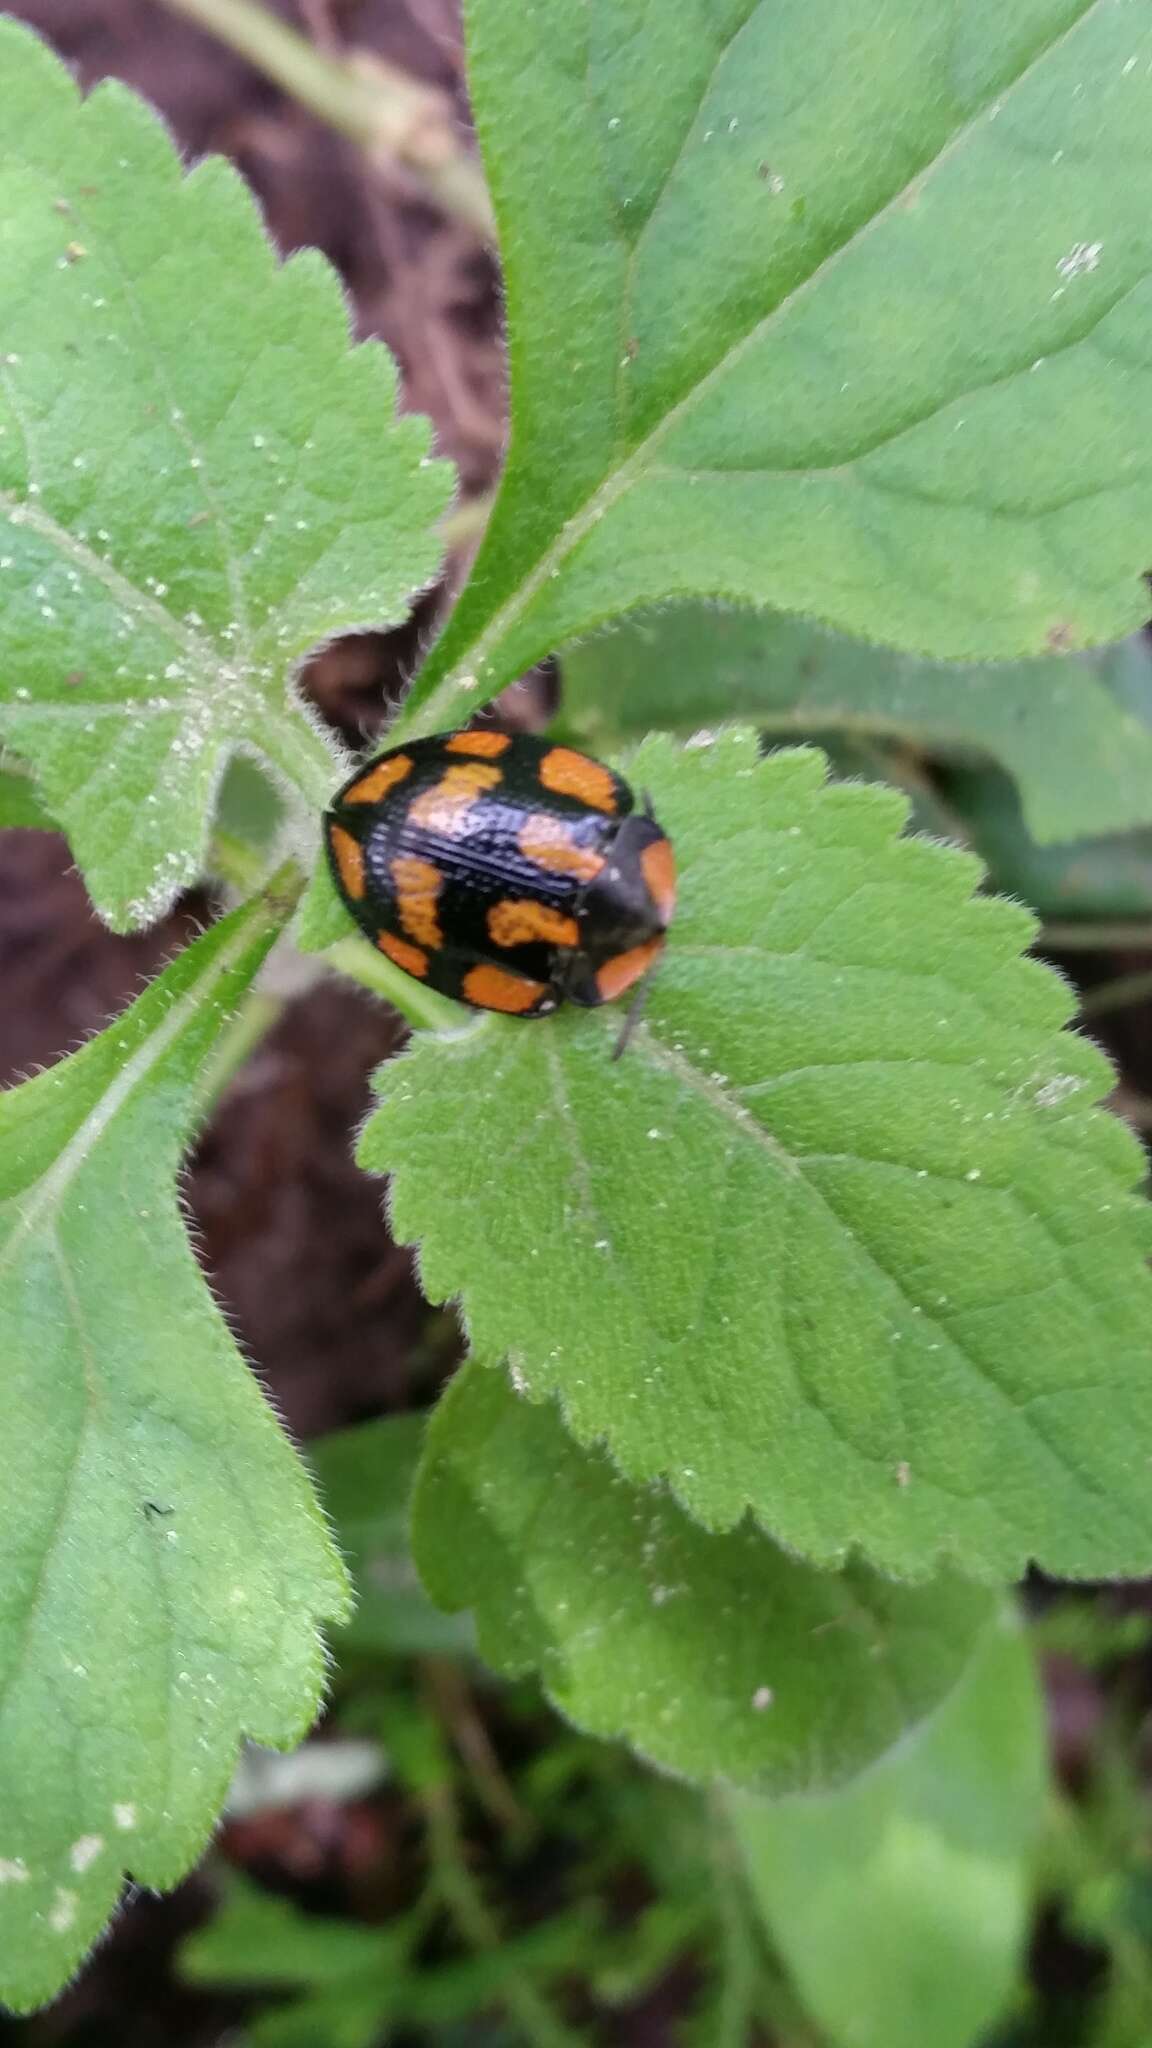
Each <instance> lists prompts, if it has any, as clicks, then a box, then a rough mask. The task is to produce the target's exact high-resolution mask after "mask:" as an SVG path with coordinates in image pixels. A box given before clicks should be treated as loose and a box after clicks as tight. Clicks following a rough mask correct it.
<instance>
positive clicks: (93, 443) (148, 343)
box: [0, 21, 448, 929]
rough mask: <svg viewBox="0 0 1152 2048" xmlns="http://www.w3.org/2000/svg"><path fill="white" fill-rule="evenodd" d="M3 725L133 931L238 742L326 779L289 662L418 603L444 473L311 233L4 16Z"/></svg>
mask: <svg viewBox="0 0 1152 2048" xmlns="http://www.w3.org/2000/svg"><path fill="white" fill-rule="evenodd" d="M0 109H2V112H3V120H2V122H0V221H2V222H3V263H4V304H3V310H2V312H0V590H2V593H3V601H2V603H0V734H3V736H4V737H5V738H6V739H7V740H8V741H9V742H10V743H11V745H12V746H14V747H15V748H16V749H17V751H18V752H19V753H20V754H22V755H23V756H24V757H25V758H26V759H27V760H28V761H29V762H31V763H32V765H33V766H34V767H35V769H36V772H37V774H38V775H39V777H40V780H41V783H42V787H43V790H44V794H45V799H46V802H47V804H48V806H49V808H50V809H51V811H52V812H53V813H54V814H55V815H56V816H57V817H58V818H59V819H60V820H61V823H62V824H63V826H64V827H65V829H66V830H67V832H68V834H69V837H70V839H71V841H72V845H73V849H74V851H75V854H76V857H77V860H78V862H79V864H80V866H81V868H82V870H83V872H84V875H85V879H86V881H87V883H88V886H89V889H90V892H91V894H92V897H93V901H94V902H95V904H96V907H97V909H98V910H99V911H100V913H101V915H102V916H104V917H105V918H106V919H107V920H108V922H109V923H110V924H112V925H114V926H115V927H116V928H117V929H124V928H126V927H128V926H130V925H133V924H140V923H146V922H148V921H149V920H151V919H153V918H155V917H158V916H159V915H160V914H161V912H162V911H163V910H164V909H165V908H166V907H167V906H168V904H169V903H170V902H171V901H172V898H173V897H174V896H175V894H176V893H177V891H178V890H179V889H180V888H181V887H183V886H184V885H185V884H186V883H188V882H189V881H191V880H192V879H193V878H194V877H195V875H196V874H197V873H198V872H199V870H200V867H201V863H202V859H203V852H204V845H205V839H206V834H207V829H208V823H209V819H210V816H211V812H212V809H213V804H214V801H215V797H216V792H217V789H218V786H219V784H220V781H221V778H222V776H223V774H224V771H225V768H226V767H227V764H228V762H229V760H230V759H231V758H233V757H234V756H235V755H236V754H237V753H249V754H252V755H255V756H256V757H258V758H259V759H260V760H261V761H263V762H265V763H266V764H267V765H268V767H269V768H270V769H271V770H272V772H273V773H274V774H275V775H276V777H277V779H278V780H279V781H280V782H281V784H282V785H284V786H285V787H286V788H288V789H289V790H294V791H295V792H296V793H297V797H298V799H299V795H300V794H301V793H303V796H304V798H305V799H306V801H307V802H308V804H309V805H314V804H316V803H317V802H321V801H323V799H324V798H325V796H326V795H327V793H328V791H329V790H330V789H331V787H332V785H333V783H334V781H335V779H336V776H337V772H338V761H337V757H336V754H335V752H334V750H333V747H332V744H331V743H330V742H329V741H328V740H327V739H326V738H324V737H323V736H322V735H321V733H320V730H319V727H318V726H317V725H314V724H313V723H312V722H310V721H309V719H308V718H307V717H306V716H305V715H304V713H303V710H302V706H301V704H300V703H299V701H298V700H297V699H296V697H295V693H294V691H293V689H292V685H291V677H292V674H293V671H294V669H295V667H296V666H297V665H298V664H299V662H300V660H301V659H302V657H303V656H304V655H305V654H306V653H307V651H308V650H309V648H311V647H313V646H314V645H315V644H316V643H317V642H318V641H320V640H323V639H325V638H327V637H328V636H330V635H331V634H334V633H337V632H340V631H344V630H347V629H349V628H351V627H353V626H356V625H364V624H373V625H378V624H383V623H390V622H395V621H397V620H399V619H401V618H403V617H404V616H405V613H406V611H407V606H408V600H409V597H410V594H411V593H412V591H413V590H414V589H416V588H418V587H419V586H420V585H422V584H424V583H426V582H427V581H428V580H429V578H430V577H431V576H432V575H433V574H434V573H435V570H436V567H437V563H438V560H439V554H440V548H439V544H438V542H437V540H436V538H435V535H434V533H433V531H432V526H433V522H434V521H435V520H436V518H437V517H438V516H439V514H440V512H441V511H442V510H443V507H444V503H445V499H446V496H447V492H448V472H447V469H446V467H445V466H443V465H440V464H430V463H429V458H428V454H427V449H428V428H427V425H426V423H425V422H424V421H422V420H420V419H415V418H407V419H404V420H397V419H396V417H395V411H394V407H395V390H396V378H395V372H394V370H393V367H392V365H391V362H390V360H389V358H388V356H387V354H386V353H385V351H384V350H383V349H382V348H380V347H378V346H375V345H368V346H365V347H361V348H356V349H351V348H350V347H349V341H348V321H347V312H346V308H345V305H344V302H343V298H342V295H341V291H340V287H339V284H338V282H337V280H336V278H335V277H334V276H333V274H332V272H331V271H330V270H329V269H328V267H327V265H326V264H325V263H324V262H323V261H322V259H321V258H320V257H318V256H317V255H315V254H314V253H312V252H309V253H306V254H303V255H298V256H294V257H293V258H292V259H291V260H290V261H289V262H288V263H286V264H284V265H283V266H281V265H279V264H278V263H277V261H276V258H275V256H274V254H273V251H272V249H271V247H270V246H269V243H268V241H267V239H266V237H265V235H264V232H263V229H262V227H261V225H260V221H259V218H258V215H257V211H256V207H255V204H254V202H253V200H252V197H251V195H250V193H249V192H248V190H247V188H246V187H245V186H244V184H243V182H242V181H241V179H240V178H239V177H238V176H237V174H236V173H235V171H233V170H232V169H231V168H230V167H229V166H228V165H226V164H225V163H223V162H222V161H220V160H219V159H217V158H210V159H208V160H207V161H206V162H204V163H202V164H200V165H199V166H198V167H197V168H196V169H195V170H194V171H193V172H192V173H191V174H190V175H188V176H185V175H184V174H183V173H182V170H181V167H180V163H179V160H178V158H177V156H176V152H175V150H174V148H173V146H172V143H171V141H170V139H169V137H168V135H167V134H166V132H165V131H164V129H163V128H162V126H161V125H160V123H159V121H158V120H157V118H156V116H155V115H154V114H153V113H152V112H151V111H150V110H149V109H148V108H146V107H145V106H144V105H143V104H142V103H141V102H140V101H139V100H137V99H136V98H135V97H134V96H133V95H132V94H131V93H129V92H127V91H126V90H125V89H124V88H123V87H122V86H120V85H117V84H105V85H101V86H100V87H98V88H97V90H96V91H95V92H94V93H93V94H92V96H91V98H90V99H88V100H87V101H86V102H84V103H83V104H81V102H80V99H79V95H78V93H77V90H76V87H75V85H74V84H73V82H72V80H71V79H70V77H69V75H68V73H67V71H66V70H65V69H64V67H63V66H62V65H61V64H60V63H59V62H58V61H57V60H56V58H55V57H53V56H52V55H50V54H49V52H48V51H47V50H46V49H45V48H44V46H43V45H42V44H41V43H39V42H38V41H37V40H36V39H35V37H33V36H32V35H31V34H29V32H28V31H27V30H26V29H24V28H22V27H20V26H18V25H17V24H16V23H14V22H11V21H6V22H0Z"/></svg>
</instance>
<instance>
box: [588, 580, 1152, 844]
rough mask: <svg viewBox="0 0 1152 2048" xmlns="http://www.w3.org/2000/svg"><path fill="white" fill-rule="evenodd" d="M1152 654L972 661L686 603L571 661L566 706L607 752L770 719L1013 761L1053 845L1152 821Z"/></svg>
mask: <svg viewBox="0 0 1152 2048" xmlns="http://www.w3.org/2000/svg"><path fill="white" fill-rule="evenodd" d="M1150 714H1152V649H1150V647H1149V643H1148V640H1147V639H1146V637H1145V636H1144V635H1143V634H1141V635H1138V636H1134V637H1133V638H1132V639H1130V640H1125V641H1122V642H1121V643H1120V644H1119V645H1118V646H1116V647H1108V648H1105V649H1103V651H1102V652H1101V653H1099V654H1097V655H1094V656H1093V657H1092V658H1091V659H1090V660H1076V659H1075V658H1070V657H1068V656H1066V655H1053V656H1051V657H1050V658H1049V659H1048V660H1046V661H1029V662H1020V663H1013V664H1011V665H1006V666H1003V667H991V668H959V667H957V666H956V665H955V664H954V663H953V664H944V663H930V662H925V661H918V660H916V659H915V658H914V657H912V656H910V655H900V654H896V653H894V652H893V651H892V650H891V649H890V648H884V647H868V646H865V645H863V644H862V643H861V642H859V641H855V640H845V639H841V638H839V637H838V636H837V635H835V634H832V633H825V632H822V631H821V630H820V629H819V628H818V627H814V626H809V625H807V624H805V622H804V621H803V620H800V619H783V618H779V617H777V616H775V615H774V614H772V613H770V612H769V613H762V612H761V613H757V612H742V611H726V610H721V609H719V608H718V607H716V606H704V605H678V606H675V607H674V608H672V609H669V610H667V611H664V612H659V613H652V614H650V615H649V616H648V617H641V618H637V619H629V620H627V621H625V622H624V623H623V624H622V625H621V626H619V627H618V628H617V629H616V630H615V631H614V632H612V633H604V634H600V635H599V636H597V637H596V638H595V639H591V640H587V641H585V642H584V643H583V644H582V645H580V646H576V647H572V648H569V649H568V651H567V652H566V654H565V655H564V716H565V720H566V722H567V724H569V725H570V726H571V727H572V728H573V729H574V730H575V732H576V733H577V734H579V735H580V736H581V737H582V738H583V739H584V740H585V741H586V742H589V743H591V744H592V745H593V746H600V747H603V746H604V745H605V744H611V743H613V742H616V741H618V740H619V739H620V738H621V737H622V736H623V737H630V736H633V735H636V734H639V733H644V732H648V731H649V730H651V729H652V728H653V727H662V728H663V729H664V730H666V731H668V730H671V731H678V732H685V733H690V732H693V731H695V730H696V728H697V727H701V726H709V725H715V724H717V723H720V724H723V723H724V722H726V721H731V720H733V719H754V720H755V722H756V724H757V725H759V726H760V727H761V729H762V730H763V731H765V732H767V733H771V734H772V735H774V736H780V737H787V736H788V735H793V736H796V737H799V738H808V737H811V736H816V735H821V734H824V733H828V734H835V735H837V736H844V737H848V738H855V739H865V740H866V739H878V740H883V741H896V742H898V743H899V744H901V745H904V746H909V747H913V748H915V749H916V750H917V751H918V752H921V753H925V754H930V755H933V756H935V757H936V758H938V759H944V760H954V759H955V760H960V761H965V760H968V761H971V760H972V759H973V757H975V758H977V759H979V758H980V757H981V756H983V757H985V758H989V759H991V760H994V761H997V762H999V763H1000V765H1001V766H1002V767H1003V768H1005V769H1007V771H1008V773H1009V774H1010V775H1012V776H1013V777H1014V778H1015V780H1016V782H1017V784H1018V785H1019V789H1020V797H1021V801H1022V803H1023V806H1024V814H1025V817H1026V819H1027V821H1028V824H1029V827H1030V829H1031V831H1032V832H1033V834H1034V835H1035V837H1036V838H1037V839H1040V840H1065V839H1080V838H1087V837H1088V836H1089V835H1091V834H1093V833H1098V832H1121V831H1125V830H1127V829H1128V828H1129V827H1130V826H1133V825H1147V824H1152V716H1150Z"/></svg>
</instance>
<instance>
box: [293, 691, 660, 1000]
mask: <svg viewBox="0 0 1152 2048" xmlns="http://www.w3.org/2000/svg"><path fill="white" fill-rule="evenodd" d="M324 832H325V841H326V845H327V850H328V859H329V862H330V865H331V869H332V876H333V880H334V882H335V884H336V887H337V889H338V891H339V893H340V895H341V897H342V899H343V901H344V903H345V905H346V907H347V909H348V910H349V912H350V913H351V915H352V917H353V918H354V919H355V920H356V923H357V924H358V925H359V926H360V929H361V930H362V931H363V932H364V933H365V935H366V936H367V937H368V938H369V939H370V940H371V941H372V943H373V945H375V946H378V947H379V949H380V951H381V952H382V953H384V954H385V955H386V956H387V958H388V959H389V960H391V961H392V962H393V963H394V964H395V965H396V966H397V967H400V968H403V970H404V972H405V973H406V974H411V975H413V976H415V978H416V979H417V980H418V981H422V982H423V983H424V984H425V985H426V986H427V987H429V988H434V989H437V990H438V991H439V992H440V994H441V995H446V996H454V997H455V998H456V999H457V1000H458V1001H460V1002H463V1003H469V1004H471V1006H472V1007H473V1008H474V1009H478V1010H498V1011H500V1012H502V1013H503V1014H504V1015H505V1016H509V1017H523V1018H532V1017H546V1016H548V1015H549V1014H550V1013H551V1012H552V1011H554V1010H556V1009H558V1008H559V1006H560V1004H561V1003H562V1002H564V1001H568V1002H572V1003H578V1004H581V1005H583V1006H585V1007H586V1008H592V1007H594V1006H596V1005H597V1004H600V1003H608V1002H612V1001H613V1000H614V999H615V998H616V997H617V996H620V995H623V994H624V992H625V990H626V989H629V988H632V987H634V986H635V985H636V984H637V983H638V982H639V981H640V980H641V977H642V976H643V975H645V974H646V973H647V971H648V969H649V968H650V967H651V966H652V965H653V964H654V962H655V961H656V960H657V959H658V958H659V955H660V953H661V950H662V948H663V945H664V935H665V932H666V931H667V929H668V925H669V922H670V920H671V917H672V912H673V909H674V907H675V901H676V866H675V859H674V856H673V852H672V846H671V842H670V841H669V839H668V836H667V834H666V833H665V832H664V831H663V830H662V828H661V826H660V825H658V824H657V822H656V819H655V817H654V816H653V814H652V808H651V804H650V803H649V802H648V800H647V799H645V803H644V807H643V809H642V810H637V809H636V803H635V798H634V796H633V792H632V790H631V789H630V788H629V786H628V784H627V783H626V782H625V781H624V779H623V778H622V777H621V776H619V775H616V774H615V773H614V772H613V770H612V769H611V768H607V767H605V765H604V763H603V762H602V761H597V760H594V759H593V757H592V756H591V755H590V754H583V753H578V752H577V751H576V749H575V748H573V747H567V746H564V745H561V744H559V743H558V742H555V741H552V740H547V739H538V738H536V737H534V736H532V735H530V734H527V733H517V734H512V733H504V732H496V731H491V730H484V731H473V730H466V731H460V732H448V733H437V734H435V735H434V736H432V737H431V738H428V739H419V740H410V741H409V742H408V743H407V744H406V745H403V746H399V747H392V748H390V749H389V750H388V752H387V753H383V754H379V755H377V756H376V758H375V760H373V761H370V762H368V763H367V764H366V765H365V766H364V767H362V768H358V769H357V770H356V773H355V774H354V775H353V776H351V777H350V778H349V780H348V781H347V782H346V783H345V784H344V786H343V788H342V789H341V790H340V791H339V792H338V793H337V795H336V796H335V797H334V798H333V800H332V802H331V804H330V805H329V807H328V809H327V811H326V812H325V816H324Z"/></svg>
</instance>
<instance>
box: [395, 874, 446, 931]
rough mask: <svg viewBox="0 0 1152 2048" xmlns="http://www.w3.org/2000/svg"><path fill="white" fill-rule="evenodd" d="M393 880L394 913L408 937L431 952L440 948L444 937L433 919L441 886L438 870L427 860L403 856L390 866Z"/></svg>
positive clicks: (436, 919)
mask: <svg viewBox="0 0 1152 2048" xmlns="http://www.w3.org/2000/svg"><path fill="white" fill-rule="evenodd" d="M392 879H393V881H394V882H395V884H396V909H397V912H398V914H399V918H400V922H401V924H402V925H403V927H404V929H405V931H406V932H407V934H408V937H409V938H410V939H418V940H419V942H420V944H421V945H422V946H431V947H432V948H433V949H435V948H437V947H439V946H442V945H443V944H444V934H443V932H442V931H441V929H440V921H439V919H438V917H437V915H436V900H437V898H438V896H439V894H440V891H441V889H442V888H443V886H444V877H443V875H442V874H441V873H440V870H439V868H438V867H435V866H434V865H433V863H432V862H431V861H430V860H417V859H416V858H415V856H412V857H407V856H405V857H402V858H401V859H399V860H394V861H393V862H392Z"/></svg>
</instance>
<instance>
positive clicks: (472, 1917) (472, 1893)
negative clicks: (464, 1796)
mask: <svg viewBox="0 0 1152 2048" xmlns="http://www.w3.org/2000/svg"><path fill="white" fill-rule="evenodd" d="M420 1799H421V1804H422V1806H423V1808H424V1816H425V1820H426V1822H427V1827H428V1853H429V1858H430V1860H431V1863H432V1867H433V1872H434V1879H435V1883H436V1886H437V1889H438V1891H439V1893H440V1897H441V1899H442V1900H443V1902H444V1905H445V1906H446V1907H447V1909H448V1911H449V1913H450V1914H451V1916H452V1919H453V1921H454V1922H455V1925H456V1928H457V1931H458V1933H459V1934H460V1937H461V1939H462V1940H463V1941H464V1942H465V1943H466V1945H467V1946H468V1947H469V1948H470V1949H471V1950H472V1952H473V1954H475V1955H491V1954H493V1953H494V1952H495V1951H496V1950H498V1949H499V1948H501V1947H502V1946H503V1941H504V1936H503V1931H502V1929H501V1927H500V1924H499V1922H498V1920H497V1919H496V1916H495V1915H494V1914H493V1913H492V1911H491V1910H490V1908H489V1906H488V1902H487V1900H486V1899H485V1897H484V1894H483V1892H482V1891H481V1889H480V1886H479V1885H478V1884H477V1882H476V1880H475V1878H474V1877H473V1875H472V1872H471V1870H470V1869H469V1867H468V1859H467V1856H466V1854H465V1847H464V1842H463V1839H462V1836H461V1832H460V1818H459V1815H458V1813H457V1811H456V1797H455V1793H454V1791H453V1788H452V1785H451V1783H450V1782H448V1781H447V1780H446V1779H445V1780H442V1781H441V1782H440V1783H438V1784H435V1785H428V1786H426V1787H425V1788H424V1789H423V1790H422V1792H421V1794H420ZM499 1996H500V1998H501V2000H502V2001H503V2003H504V2004H505V2005H506V2006H507V2008H508V2011H509V2013H510V2014H511V2016H512V2018H513V2019H514V2020H515V2021H516V2022H517V2024H518V2025H519V2026H520V2027H521V2028H522V2029H523V2033H524V2038H525V2040H526V2041H527V2042H529V2043H531V2048H578V2044H579V2043H580V2042H581V2040H582V2036H581V2035H579V2034H575V2033H573V2032H572V2031H571V2030H570V2029H569V2028H568V2027H566V2026H565V2025H564V2022H563V2021H562V2020H560V2019H558V2018H557V2016H556V2014H555V2013H553V2012H552V2010H551V2008H550V2007H549V2005H548V2003H547V2000H546V1999H545V1998H544V1997H543V1996H542V1994H541V1993H540V1992H539V1991H537V1989H536V1986H535V1985H534V1984H532V1983H531V1982H530V1981H529V1979H528V1978H527V1977H526V1976H525V1975H524V1974H523V1973H521V1972H510V1973H509V1975H508V1977H507V1979H506V1981H505V1982H504V1983H503V1984H502V1985H501V1987H500V1992H499Z"/></svg>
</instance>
